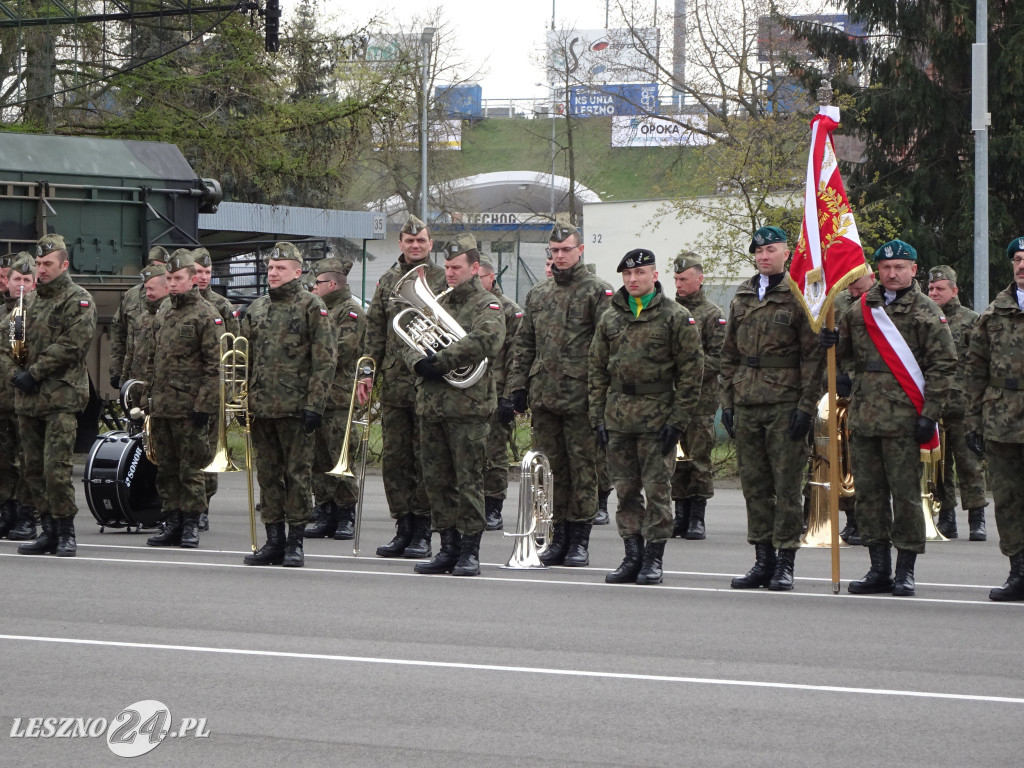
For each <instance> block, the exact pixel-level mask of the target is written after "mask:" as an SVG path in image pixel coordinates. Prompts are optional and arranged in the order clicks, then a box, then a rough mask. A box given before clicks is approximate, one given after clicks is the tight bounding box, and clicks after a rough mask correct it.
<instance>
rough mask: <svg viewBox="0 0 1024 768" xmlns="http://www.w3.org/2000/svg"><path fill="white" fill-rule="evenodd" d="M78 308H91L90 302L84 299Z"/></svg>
mask: <svg viewBox="0 0 1024 768" xmlns="http://www.w3.org/2000/svg"><path fill="white" fill-rule="evenodd" d="M78 306H80V307H88V306H89V302H88V301H86V300H85V299H82V300H81V301H80V302H78Z"/></svg>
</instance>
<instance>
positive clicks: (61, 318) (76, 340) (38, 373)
mask: <svg viewBox="0 0 1024 768" xmlns="http://www.w3.org/2000/svg"><path fill="white" fill-rule="evenodd" d="M31 295H32V296H33V297H34V298H32V300H31V301H32V303H31V307H32V311H31V313H29V312H28V309H27V308H28V306H29V298H28V296H26V297H25V306H26V315H27V316H28V321H27V322H26V324H25V344H26V346H27V347H28V363H27V364H26V365H25V369H26V370H27V371H28V372H29V373H31V374H32V377H33V378H34V379H35V380H36V383H37V384H38V385H39V392H38V393H36V394H32V395H27V394H25V393H24V392H22V391H20V390H17V391H15V393H14V408H15V411H17V413H19V414H23V415H25V416H46V415H48V414H51V413H77V412H79V411H81V410H83V409H84V408H85V406H86V404H87V403H88V402H89V373H88V371H87V370H86V365H85V358H86V355H87V354H88V353H89V347H91V346H92V340H93V337H94V336H95V335H96V306H95V304H94V302H93V300H92V296H91V295H89V292H88V291H86V290H85V289H84V288H82V287H81V286H79V285H75V283H74V281H73V280H72V279H71V275H70V274H69V273H68V272H63V273H62V274H60V275H58V276H57V277H55V278H54V279H53V280H51V281H50V282H48V283H40V284H39V285H38V286H36V290H35V291H34V292H33V293H32V294H31ZM4 360H5V363H4V365H5V376H4V378H5V379H6V380H7V381H10V379H11V377H12V376H13V375H14V374H15V373H17V371H18V370H19V368H18V367H17V366H16V365H15V364H14V362H13V361H12V360H11V359H10V357H9V356H7V355H4Z"/></svg>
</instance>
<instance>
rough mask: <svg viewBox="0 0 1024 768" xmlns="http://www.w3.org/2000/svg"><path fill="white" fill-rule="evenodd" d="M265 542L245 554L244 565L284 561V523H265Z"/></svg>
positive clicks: (273, 563)
mask: <svg viewBox="0 0 1024 768" xmlns="http://www.w3.org/2000/svg"><path fill="white" fill-rule="evenodd" d="M265 527H266V529H267V543H266V544H264V545H263V546H262V547H260V548H259V549H258V550H256V551H255V552H253V553H252V554H248V555H246V556H245V560H244V561H243V562H244V563H245V564H246V565H280V564H281V563H282V562H284V523H266V524H265Z"/></svg>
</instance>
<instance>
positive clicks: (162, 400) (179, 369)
mask: <svg viewBox="0 0 1024 768" xmlns="http://www.w3.org/2000/svg"><path fill="white" fill-rule="evenodd" d="M222 333H224V321H223V320H222V319H221V317H220V315H219V314H218V313H217V310H215V309H214V308H213V307H212V306H210V304H209V303H208V302H206V301H204V300H203V297H202V296H200V295H199V289H198V288H193V289H192V290H190V291H188V292H187V293H183V294H180V295H178V296H168V297H167V299H166V300H164V301H162V302H160V308H159V309H158V310H157V312H156V315H155V316H154V317H153V336H152V343H151V344H150V345H149V346H150V349H151V360H152V363H151V368H150V370H151V371H152V374H151V375H152V378H150V379H149V382H150V386H149V387H147V390H148V393H149V396H150V406H151V411H150V413H151V414H152V415H153V416H157V417H159V418H162V419H181V418H186V417H188V416H190V415H191V414H192V412H193V411H196V412H198V413H210V414H213V413H217V411H218V409H219V408H220V392H219V387H220V377H219V372H220V337H221V334H222Z"/></svg>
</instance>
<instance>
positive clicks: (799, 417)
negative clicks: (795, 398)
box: [789, 408, 811, 440]
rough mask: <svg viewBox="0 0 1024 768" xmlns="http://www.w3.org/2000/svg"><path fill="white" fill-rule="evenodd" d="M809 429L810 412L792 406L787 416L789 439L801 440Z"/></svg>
mask: <svg viewBox="0 0 1024 768" xmlns="http://www.w3.org/2000/svg"><path fill="white" fill-rule="evenodd" d="M810 431H811V414H809V413H807V412H805V411H801V410H800V409H799V408H794V409H793V413H792V414H790V416H789V437H790V439H791V440H803V439H804V438H806V437H807V433H808V432H810Z"/></svg>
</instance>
